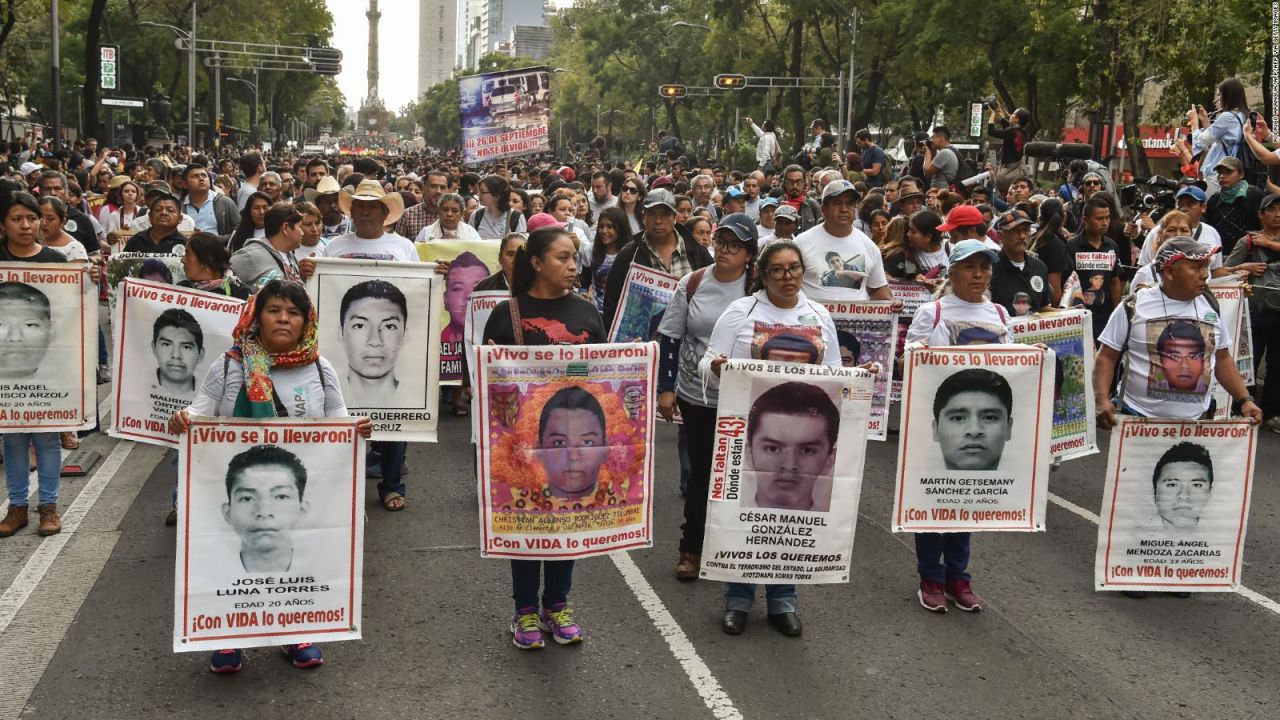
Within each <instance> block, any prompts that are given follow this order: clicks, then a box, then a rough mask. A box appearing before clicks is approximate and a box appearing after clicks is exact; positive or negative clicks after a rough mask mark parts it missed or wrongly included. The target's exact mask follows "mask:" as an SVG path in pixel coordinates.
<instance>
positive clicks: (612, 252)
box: [581, 206, 632, 312]
mask: <svg viewBox="0 0 1280 720" xmlns="http://www.w3.org/2000/svg"><path fill="white" fill-rule="evenodd" d="M631 238H632V235H631V223H629V222H628V221H627V213H626V212H625V211H624V210H623V209H622V208H620V207H617V206H615V207H611V208H605V209H604V210H602V211H601V212H600V219H599V220H597V221H596V239H595V242H594V243H592V245H591V261H590V263H589V264H588V266H587V267H586V268H585V269H584V270H583V271H582V281H581V282H582V287H585V288H591V293H592V297H593V299H594V300H595V302H596V309H597V310H599V311H600V312H604V284H605V280H607V279H608V278H609V270H610V268H612V267H613V258H614V257H615V256H616V255H617V254H618V251H619V250H621V249H622V247H623V246H624V245H626V244H627V243H629V242H631Z"/></svg>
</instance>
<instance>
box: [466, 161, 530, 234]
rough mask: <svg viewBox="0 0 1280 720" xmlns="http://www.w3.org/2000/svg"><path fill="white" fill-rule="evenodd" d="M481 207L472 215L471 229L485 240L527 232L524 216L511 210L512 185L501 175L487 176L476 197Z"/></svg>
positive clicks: (481, 183) (482, 181)
mask: <svg viewBox="0 0 1280 720" xmlns="http://www.w3.org/2000/svg"><path fill="white" fill-rule="evenodd" d="M476 199H477V200H478V201H479V202H480V207H479V208H477V209H476V211H475V212H474V213H472V214H471V227H473V228H475V229H476V231H477V232H479V233H480V237H481V238H484V239H494V240H496V239H498V238H503V237H506V235H507V233H509V232H525V223H524V215H523V214H522V213H520V212H518V211H516V210H513V209H511V185H510V183H508V182H507V181H506V179H505V178H503V177H502V176H501V175H486V176H485V178H484V179H483V180H481V181H480V193H479V194H478V195H477V196H476Z"/></svg>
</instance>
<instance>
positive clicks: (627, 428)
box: [476, 342, 658, 560]
mask: <svg viewBox="0 0 1280 720" xmlns="http://www.w3.org/2000/svg"><path fill="white" fill-rule="evenodd" d="M477 354H478V356H479V363H478V370H477V372H476V377H477V380H478V383H477V385H476V394H477V395H479V396H480V427H481V428H482V433H481V436H480V448H479V472H478V478H477V480H478V485H479V496H480V529H481V530H480V531H481V545H480V552H481V555H483V556H485V557H508V558H526V559H542V560H556V559H572V558H581V557H588V556H591V555H600V554H603V553H610V552H615V551H618V550H631V549H634V548H641V547H650V546H652V545H653V536H652V534H651V528H652V522H653V519H652V516H653V495H652V489H653V428H654V415H656V412H655V401H654V398H655V397H656V395H657V392H656V388H657V373H658V345H657V343H653V342H649V343H627V344H617V345H553V346H511V347H508V346H500V345H482V346H480V348H479V351H478V353H477Z"/></svg>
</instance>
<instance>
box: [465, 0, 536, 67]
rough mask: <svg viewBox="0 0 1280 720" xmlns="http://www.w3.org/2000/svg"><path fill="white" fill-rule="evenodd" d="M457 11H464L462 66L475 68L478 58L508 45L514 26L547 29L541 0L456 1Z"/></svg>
mask: <svg viewBox="0 0 1280 720" xmlns="http://www.w3.org/2000/svg"><path fill="white" fill-rule="evenodd" d="M458 2H459V8H460V10H459V12H460V13H461V8H463V7H465V9H466V18H465V20H466V26H465V27H466V38H467V41H466V46H465V53H464V57H463V65H464V66H465V67H469V68H471V67H475V66H476V65H477V64H478V63H479V61H480V57H481V56H482V55H484V54H485V53H487V52H492V51H493V50H496V49H498V44H499V43H510V42H512V40H511V30H512V28H514V27H515V26H516V25H530V26H535V27H546V26H547V13H546V8H545V7H544V6H543V3H542V1H541V0H458Z"/></svg>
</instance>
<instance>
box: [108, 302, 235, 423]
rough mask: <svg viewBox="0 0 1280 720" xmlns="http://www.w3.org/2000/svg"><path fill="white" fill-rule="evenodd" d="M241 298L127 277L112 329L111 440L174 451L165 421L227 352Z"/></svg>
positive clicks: (192, 395)
mask: <svg viewBox="0 0 1280 720" xmlns="http://www.w3.org/2000/svg"><path fill="white" fill-rule="evenodd" d="M244 304H245V301H244V300H239V299H236V298H232V297H226V296H225V295H214V294H213V293H207V292H203V291H200V290H191V289H189V288H183V287H177V286H174V285H165V284H164V283H155V282H149V281H147V280H135V279H133V278H125V279H124V281H123V282H122V283H121V284H120V301H119V302H118V303H117V304H116V311H115V315H114V320H113V321H112V326H113V327H114V328H115V352H114V353H113V357H115V358H117V361H116V362H115V363H114V364H113V365H112V367H111V377H112V384H111V407H112V408H114V411H113V412H112V413H111V428H110V429H109V430H108V434H110V435H111V436H112V437H118V438H123V439H125V440H136V441H138V442H144V443H151V444H153V445H161V446H164V447H177V446H178V436H177V435H171V434H170V433H169V429H168V423H169V418H170V417H171V416H172V415H173V414H174V413H175V412H177V411H178V410H181V409H183V408H185V407H187V406H188V405H190V404H191V401H192V400H194V399H195V396H196V390H197V389H198V388H199V387H200V383H202V382H204V377H205V375H206V374H207V373H208V372H209V367H210V366H211V365H213V364H214V363H215V362H221V359H220V358H221V357H222V356H223V353H224V352H225V351H226V350H227V349H228V348H230V347H231V345H232V344H233V341H232V339H231V333H232V331H233V330H235V327H236V323H237V322H239V320H240V313H241V311H242V310H243V309H244Z"/></svg>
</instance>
